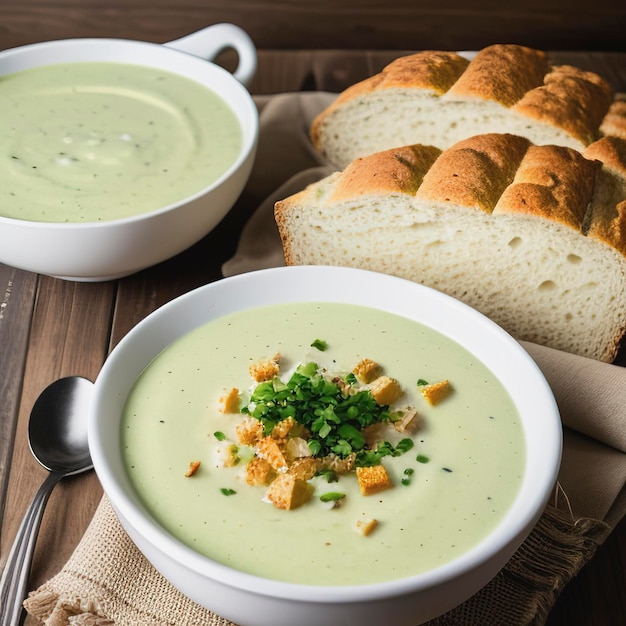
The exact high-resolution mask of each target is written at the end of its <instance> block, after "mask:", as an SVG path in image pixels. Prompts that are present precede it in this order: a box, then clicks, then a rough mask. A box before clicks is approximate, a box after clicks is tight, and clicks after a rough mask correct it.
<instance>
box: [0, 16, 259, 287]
mask: <svg viewBox="0 0 626 626" xmlns="http://www.w3.org/2000/svg"><path fill="white" fill-rule="evenodd" d="M227 48H232V49H234V50H235V51H236V52H237V56H238V59H239V64H238V67H237V69H236V70H235V72H234V74H231V73H230V72H229V71H227V70H225V69H224V68H222V67H220V66H219V65H217V64H215V63H214V62H212V60H211V59H215V58H216V57H217V55H218V54H219V53H220V52H221V51H222V50H224V49H227ZM256 60H257V57H256V49H255V47H254V44H253V42H252V41H251V39H250V38H249V36H248V35H247V34H246V33H245V32H244V31H243V30H241V29H240V28H238V27H237V26H234V25H232V24H215V25H213V26H209V27H207V28H204V29H202V30H200V31H198V32H196V33H193V34H191V35H188V36H186V37H183V38H181V39H177V40H176V41H172V42H169V43H166V44H156V43H148V42H142V41H133V40H125V39H105V38H102V39H99V38H93V39H66V40H57V41H48V42H42V43H35V44H30V45H26V46H21V47H18V48H12V49H9V50H5V51H3V52H0V78H1V77H2V76H6V75H9V74H13V73H15V72H20V71H23V70H29V69H31V68H37V67H41V66H45V65H52V64H68V63H74V62H78V61H80V62H90V61H91V62H121V63H128V64H133V65H139V66H146V67H149V68H157V69H159V70H165V71H167V72H171V73H174V74H178V75H180V76H182V77H185V78H188V79H191V80H192V81H196V82H198V83H200V84H201V85H203V86H205V87H207V88H208V89H210V90H211V91H213V92H214V93H215V94H217V95H218V96H219V97H221V98H222V99H223V100H224V101H225V102H226V103H227V104H228V106H229V108H230V109H232V111H233V112H234V114H235V116H236V118H237V121H238V123H239V125H240V127H241V147H240V150H239V153H238V155H237V157H236V159H235V161H234V162H233V163H232V164H231V165H230V167H229V168H228V169H227V170H226V171H225V172H224V173H223V174H222V175H221V176H219V178H218V179H217V180H214V181H212V182H207V184H206V186H205V187H204V188H202V189H199V190H198V191H197V192H196V193H193V194H192V195H188V196H187V197H181V198H180V200H178V201H176V202H170V203H169V204H166V205H164V206H155V208H154V210H149V211H148V212H145V213H140V214H136V215H132V216H130V217H122V218H119V219H112V220H108V221H86V222H63V223H58V222H44V221H31V220H26V219H16V218H14V217H7V216H4V215H3V214H2V207H1V206H0V237H1V238H2V241H3V245H2V247H1V248H0V262H2V263H5V264H7V265H10V266H13V267H17V268H20V269H25V270H28V271H32V272H37V273H41V274H47V275H51V276H55V277H59V278H65V279H70V280H77V281H102V280H108V279H113V278H119V277H122V276H126V275H128V274H132V273H134V272H137V271H139V270H141V269H144V268H146V267H149V266H152V265H155V264H157V263H159V262H161V261H164V260H166V259H168V258H170V257H172V256H174V255H176V254H178V253H179V252H182V251H183V250H185V249H186V248H188V247H190V246H191V245H193V244H194V243H196V242H197V241H199V240H200V239H201V238H202V237H204V236H205V235H206V234H207V233H209V232H210V231H211V230H212V229H213V228H214V227H215V226H216V225H217V224H218V223H219V222H220V221H221V220H222V219H223V217H224V216H225V215H226V214H227V212H228V211H229V210H230V209H231V208H232V206H233V204H234V203H235V201H236V200H237V198H238V196H239V195H240V193H241V191H242V189H243V187H244V186H245V183H246V182H247V179H248V177H249V174H250V170H251V168H252V164H253V161H254V157H255V154H256V145H257V139H258V113H257V109H256V106H255V104H254V102H253V100H252V98H251V96H250V94H249V93H248V91H247V89H246V87H245V85H246V84H247V83H248V82H249V81H250V80H251V79H252V77H253V75H254V73H255V70H256ZM6 158H7V159H8V158H9V156H8V155H7V157H6ZM6 169H7V168H5V170H6ZM2 184H3V185H4V186H5V189H8V188H9V186H10V180H5V181H4V182H3V183H2ZM51 208H52V207H51Z"/></svg>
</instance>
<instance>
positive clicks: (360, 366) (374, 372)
mask: <svg viewBox="0 0 626 626" xmlns="http://www.w3.org/2000/svg"><path fill="white" fill-rule="evenodd" d="M352 373H353V374H354V375H355V376H356V377H357V379H358V380H359V381H360V382H362V383H364V384H367V383H371V382H372V381H373V380H374V379H376V378H378V377H379V376H380V375H381V373H382V369H381V367H380V365H378V363H376V361H372V359H363V360H362V361H360V362H359V363H357V364H356V366H355V367H354V369H353V370H352Z"/></svg>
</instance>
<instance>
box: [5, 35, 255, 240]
mask: <svg viewBox="0 0 626 626" xmlns="http://www.w3.org/2000/svg"><path fill="white" fill-rule="evenodd" d="M115 46H129V47H137V48H141V49H145V50H149V51H153V53H154V54H155V55H160V54H164V55H166V56H167V57H169V58H170V59H178V60H179V61H180V62H181V63H182V64H187V65H188V67H189V68H192V69H197V70H198V71H202V72H207V73H208V74H210V75H211V78H212V77H213V76H217V77H218V79H219V80H224V81H226V84H227V85H228V87H229V89H233V90H234V91H235V92H236V94H237V100H238V102H239V103H240V105H238V106H242V107H243V109H244V110H243V111H241V112H239V111H238V110H237V108H236V107H234V106H233V105H232V104H231V103H230V102H229V101H228V100H227V99H226V98H225V97H224V96H223V95H222V94H220V93H218V92H217V90H215V89H214V88H213V87H212V86H211V85H209V84H208V83H203V82H201V81H199V80H197V79H195V78H191V77H189V76H187V75H186V74H182V73H179V72H176V71H174V70H172V69H169V68H163V67H162V65H161V64H156V63H155V64H149V63H147V62H140V61H134V60H132V61H119V60H112V61H110V62H118V63H125V64H127V65H135V66H140V67H153V68H161V69H163V71H166V72H170V73H172V74H177V75H178V76H182V77H183V78H187V79H188V80H192V81H194V82H196V83H199V84H200V85H202V86H204V87H205V88H206V89H209V90H211V91H214V92H215V93H216V94H217V95H218V96H219V97H220V98H221V99H222V100H223V101H224V102H225V103H226V104H227V105H228V107H229V109H230V110H231V111H232V112H233V113H234V114H235V115H236V117H237V121H238V122H239V126H240V128H241V134H242V142H241V148H240V150H239V153H238V155H237V158H236V159H235V160H234V161H233V163H231V165H230V167H229V168H228V169H227V170H225V171H224V172H223V173H222V174H221V175H220V176H219V177H218V178H217V179H215V180H213V181H212V182H211V183H210V184H209V185H206V186H205V187H202V188H201V189H199V190H198V191H196V192H194V193H193V194H190V195H187V196H185V197H183V198H181V199H180V200H177V201H176V202H172V203H170V204H168V205H165V206H161V207H158V208H156V209H152V210H150V211H145V212H143V213H137V214H133V215H128V216H126V217H121V218H116V219H112V220H103V221H85V222H46V221H39V220H23V219H19V218H15V217H8V216H5V215H0V225H1V224H3V223H5V224H7V225H13V226H15V225H19V226H20V227H21V228H25V229H40V228H46V229H48V228H49V229H52V230H57V229H58V230H64V231H68V230H72V229H74V230H84V229H86V228H100V229H101V228H103V227H105V226H114V225H125V224H130V223H134V222H142V221H144V220H146V219H149V218H151V217H155V216H157V215H161V214H164V213H169V212H171V211H175V210H176V209H178V208H180V207H181V206H184V205H187V204H190V203H192V202H194V201H196V200H197V199H198V198H201V197H203V196H205V195H206V194H208V193H210V192H212V191H213V190H214V189H217V188H218V187H220V186H221V185H222V184H224V182H225V181H227V180H228V179H230V178H231V177H232V176H233V174H234V173H236V172H237V171H238V170H239V169H240V168H241V167H243V166H245V163H246V161H247V160H248V159H249V158H250V157H251V156H253V155H254V154H255V152H256V147H257V143H258V137H259V113H258V109H257V107H256V105H255V103H254V100H253V99H252V96H251V95H250V93H249V91H248V90H247V89H246V87H245V86H244V85H242V84H241V83H240V82H239V81H238V80H237V79H236V78H235V77H234V76H233V75H232V74H231V73H230V72H229V71H228V70H226V69H224V68H223V67H221V66H219V65H217V64H216V63H214V62H212V61H210V60H207V59H203V58H202V57H199V56H195V55H193V54H190V53H188V52H184V51H183V50H179V49H177V48H172V47H169V46H167V45H165V44H160V43H153V42H149V41H140V40H134V39H123V38H109V37H103V38H97V37H84V38H69V39H54V40H50V41H40V42H35V43H30V44H25V45H23V46H17V47H14V48H8V49H6V50H1V51H0V77H1V76H6V75H9V74H12V73H14V71H11V72H3V70H2V67H1V64H2V63H3V62H5V61H6V60H10V59H11V58H12V57H17V56H19V55H24V54H28V53H31V52H36V51H37V50H41V49H46V48H60V47H67V48H69V49H73V48H85V47H87V48H93V49H102V48H105V47H110V48H111V49H113V48H114V47H115ZM89 62H95V61H90V60H86V59H77V60H74V61H54V60H52V61H51V60H46V59H42V60H41V62H38V63H37V64H33V65H32V66H30V67H29V68H28V69H34V68H36V67H44V66H49V65H57V64H61V63H63V64H66V63H89ZM102 62H104V63H106V62H109V61H106V60H102ZM19 71H22V70H15V72H19Z"/></svg>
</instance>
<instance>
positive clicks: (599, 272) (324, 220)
mask: <svg viewBox="0 0 626 626" xmlns="http://www.w3.org/2000/svg"><path fill="white" fill-rule="evenodd" d="M275 218H276V223H277V225H278V230H279V233H280V237H281V239H282V244H283V250H284V255H285V261H286V263H287V264H288V265H313V264H321V265H343V266H351V267H361V268H366V269H370V270H374V271H379V272H384V273H388V274H394V275H397V276H402V277H405V278H409V279H411V280H414V281H417V282H419V283H422V284H425V285H428V286H431V287H434V288H436V289H438V290H440V291H443V292H445V293H448V294H450V295H452V296H454V297H456V298H458V299H460V300H462V301H464V302H466V303H467V304H469V305H471V306H473V307H475V308H476V309H478V310H479V311H482V312H483V313H484V314H486V315H487V316H488V317H490V318H491V319H493V320H494V321H495V322H497V323H498V324H500V325H501V326H503V327H504V328H505V329H506V330H508V331H509V332H510V333H511V334H512V335H513V336H515V337H516V338H517V339H519V340H527V341H532V342H535V343H538V344H542V345H545V346H549V347H553V348H557V349H560V350H564V351H566V352H571V353H574V354H579V355H583V356H588V357H591V358H594V359H597V360H601V361H611V360H612V359H613V358H614V355H615V353H616V350H617V346H618V343H619V341H620V338H621V337H622V335H623V334H624V329H625V326H626V257H625V254H626V141H624V140H620V139H618V138H608V137H607V138H603V139H601V140H599V141H597V142H595V143H593V144H592V145H591V146H589V148H587V150H586V151H585V156H583V155H582V154H581V153H579V152H578V151H576V150H573V149H571V148H565V147H560V146H536V145H533V144H532V143H531V142H530V141H528V140H527V139H526V138H524V137H520V136H515V135H511V134H486V135H479V136H474V137H471V138H469V139H466V140H463V141H461V142H458V143H457V144H455V145H454V146H452V147H451V148H449V149H447V150H445V151H440V150H439V149H437V148H433V147H430V146H423V145H414V146H405V147H401V148H397V149H391V150H387V151H383V152H379V153H375V154H373V155H371V156H368V157H364V158H360V159H357V160H355V161H354V162H352V163H351V164H350V165H349V166H348V167H347V168H346V169H345V170H344V171H343V172H336V173H334V174H332V175H330V176H328V177H327V178H324V179H323V180H321V181H318V182H316V183H314V184H312V185H310V186H309V187H307V188H306V189H305V190H304V191H302V192H300V193H298V194H295V195H293V196H291V197H289V198H286V199H284V200H282V201H280V202H278V203H276V205H275Z"/></svg>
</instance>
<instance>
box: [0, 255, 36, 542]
mask: <svg viewBox="0 0 626 626" xmlns="http://www.w3.org/2000/svg"><path fill="white" fill-rule="evenodd" d="M36 285H37V277H36V276H35V275H34V274H31V273H29V272H23V271H21V270H17V269H15V268H12V267H9V266H7V265H3V264H0V371H2V372H3V373H5V372H6V373H7V374H8V375H7V374H5V375H3V376H2V377H0V398H2V402H1V403H0V530H1V528H2V519H3V512H4V506H3V505H4V503H5V496H6V490H7V487H8V479H9V477H8V471H9V467H10V465H11V458H12V452H13V440H14V437H15V424H16V421H17V415H18V412H19V405H20V396H21V393H22V375H23V373H24V367H25V362H26V352H27V349H28V337H29V333H30V321H31V314H32V309H33V306H34V301H35V290H36ZM0 537H1V535H0Z"/></svg>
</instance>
